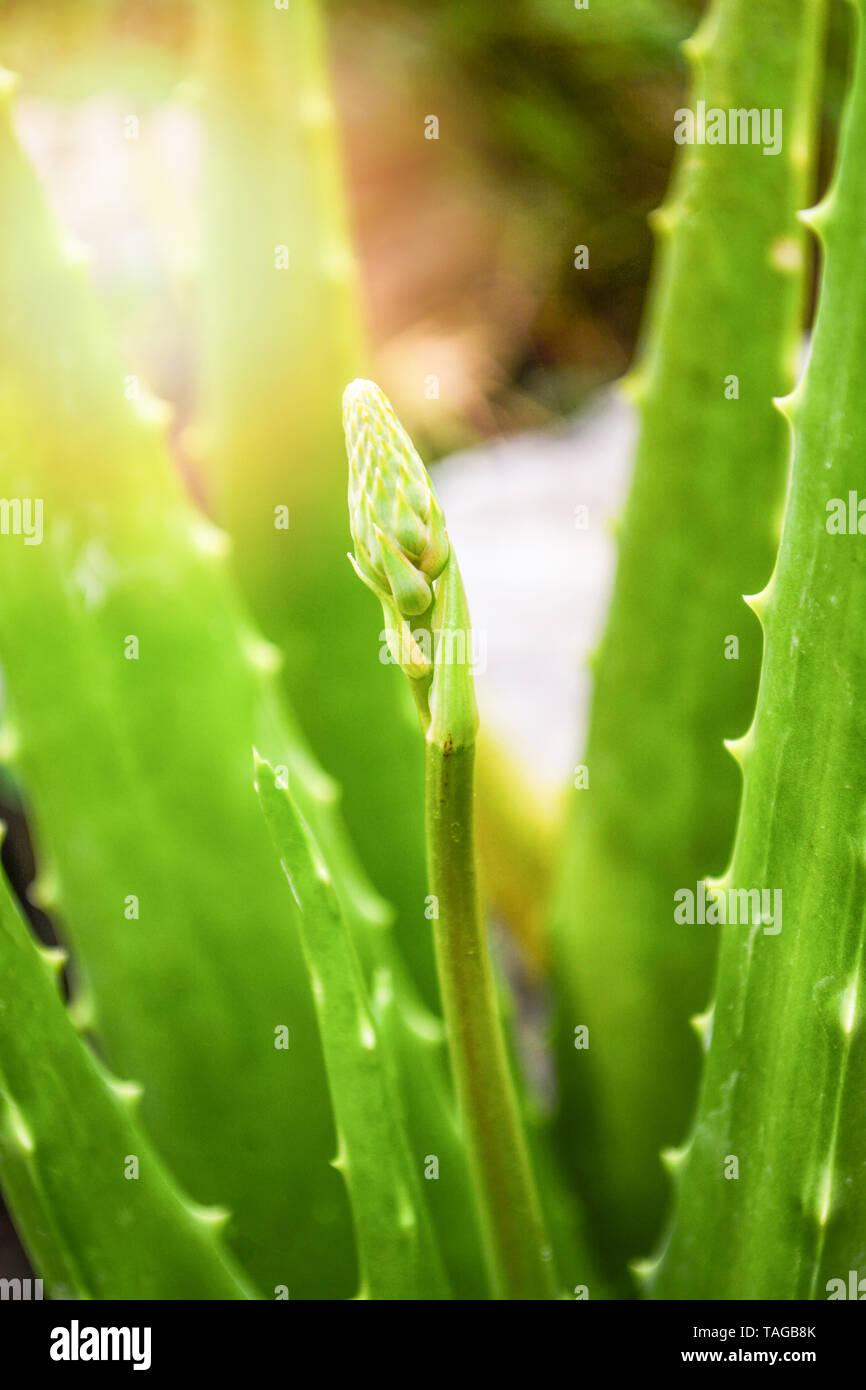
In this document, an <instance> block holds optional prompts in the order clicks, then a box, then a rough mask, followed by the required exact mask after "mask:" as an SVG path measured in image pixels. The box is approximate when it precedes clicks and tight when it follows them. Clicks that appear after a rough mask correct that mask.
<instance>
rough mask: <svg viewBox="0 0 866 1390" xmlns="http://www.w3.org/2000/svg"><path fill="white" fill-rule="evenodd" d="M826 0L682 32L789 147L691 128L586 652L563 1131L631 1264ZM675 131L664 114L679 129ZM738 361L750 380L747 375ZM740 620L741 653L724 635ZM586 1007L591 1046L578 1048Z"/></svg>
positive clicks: (674, 1030)
mask: <svg viewBox="0 0 866 1390" xmlns="http://www.w3.org/2000/svg"><path fill="white" fill-rule="evenodd" d="M823 11H824V6H823V4H822V3H821V0H806V3H803V0H763V2H762V3H761V4H759V5H756V4H754V3H752V0H716V2H715V3H714V4H713V5H712V6H711V8H710V10H709V12H708V14H707V17H706V19H705V21H704V23H703V24H702V26H701V27H700V29H699V30H698V32H697V34H696V35H695V37H694V38H693V39H692V40H691V41H690V42H689V44H688V45H687V53H688V57H689V59H690V61H691V64H692V67H693V71H694V81H693V89H692V93H691V99H690V100H691V107H692V109H694V108H695V105H696V103H697V101H699V100H703V101H705V102H706V106H707V108H713V107H721V108H722V109H724V110H725V111H728V110H729V109H731V108H734V109H737V108H745V109H752V108H762V109H763V108H766V109H767V110H768V111H769V112H770V113H772V112H774V111H776V110H777V109H780V110H781V111H782V113H783V117H782V122H783V123H782V133H783V143H782V150H781V153H779V154H777V155H775V156H773V155H767V154H766V153H765V150H764V147H763V145H755V144H749V145H743V144H730V145H709V144H708V145H699V144H694V145H691V146H686V147H684V149H683V151H682V158H681V160H680V162H679V165H678V168H677V171H676V176H675V180H674V187H673V191H672V193H671V195H670V197H669V200H668V202H667V203H666V205H665V206H664V208H663V209H662V210H661V211H660V212H659V213H657V214H656V218H655V230H656V232H657V234H658V237H659V242H660V246H659V258H658V269H657V273H656V280H655V284H654V288H653V292H652V298H651V305H650V312H649V319H648V326H647V333H646V341H645V345H644V348H643V351H642V353H641V360H640V365H639V367H638V369H637V372H636V373H635V375H634V376H633V377H632V379H631V382H630V389H631V392H632V395H633V396H634V397H635V398H636V400H637V403H638V406H639V411H640V440H639V445H638V450H637V458H636V463H635V473H634V480H633V484H632V490H631V496H630V499H629V503H628V508H627V511H626V515H625V518H624V522H623V525H622V529H621V533H620V554H619V568H618V571H617V576H616V584H615V590H614V595H613V601H612V606H611V610H610V616H609V620H608V626H607V631H606V633H605V637H604V641H603V644H602V647H601V650H600V654H599V657H598V660H597V663H596V667H595V694H594V700H593V707H592V715H591V723H590V730H589V737H588V745H587V750H586V753H585V755H584V758H583V761H584V763H585V764H586V766H587V768H588V774H589V786H588V788H587V789H581V790H579V791H577V792H576V793H575V795H574V797H573V807H572V815H571V824H570V829H569V838H568V845H567V854H566V866H565V873H564V876H563V882H562V886H561V894H560V904H561V905H560V908H559V910H558V912H557V922H556V933H555V934H556V950H557V978H558V983H559V991H560V998H561V1017H560V1076H561V1084H562V1091H563V1106H562V1122H561V1131H562V1142H563V1145H564V1150H565V1153H566V1154H567V1155H568V1156H569V1161H570V1162H571V1164H572V1165H573V1166H574V1167H575V1168H576V1170H577V1172H578V1176H579V1180H580V1183H581V1185H582V1187H583V1189H584V1191H585V1192H586V1193H587V1195H588V1196H589V1197H590V1198H591V1202H592V1209H593V1211H594V1213H595V1219H596V1224H597V1228H598V1231H599V1235H600V1238H601V1239H602V1240H603V1241H604V1242H605V1243H606V1245H607V1248H608V1252H609V1255H610V1258H611V1261H612V1262H614V1263H619V1262H621V1261H623V1260H624V1259H625V1258H628V1257H629V1256H630V1255H632V1254H633V1253H634V1251H635V1250H640V1249H641V1248H647V1247H648V1246H649V1245H650V1244H651V1242H652V1241H653V1239H654V1238H655V1235H656V1233H657V1231H658V1228H659V1224H660V1221H661V1218H662V1212H663V1208H664V1204H665V1200H666V1196H667V1184H666V1180H665V1176H664V1173H663V1171H662V1169H661V1167H660V1165H659V1162H658V1151H659V1149H660V1148H662V1147H664V1146H667V1145H671V1144H675V1143H677V1142H679V1140H680V1139H681V1137H682V1135H683V1134H684V1132H685V1129H686V1126H687V1123H688V1118H689V1115H690V1113H691V1110H692V1106H693V1103H694V1096H695V1092H696V1088H697V1083H698V1074H699V1050H698V1047H697V1044H696V1041H695V1039H694V1037H693V1036H692V1034H691V1030H690V1028H689V1024H688V1019H689V1016H690V1015H691V1014H693V1013H695V1012H696V1011H697V1010H698V1009H700V1008H701V1007H702V1005H703V1003H704V1001H705V1000H706V997H707V994H708V992H709V989H710V982H711V971H712V966H713V960H714V954H715V949H716V940H715V936H714V933H713V931H712V929H706V930H704V931H702V932H697V931H695V932H686V931H684V930H682V929H679V928H677V927H676V926H675V925H674V923H673V920H672V912H673V903H672V894H673V891H674V889H675V888H678V887H681V886H688V885H690V884H691V885H692V886H693V887H694V885H695V884H696V882H697V880H698V879H699V878H702V877H703V876H704V875H705V874H707V873H709V872H720V871H721V869H722V868H723V866H724V863H725V859H726V856H727V854H728V852H729V848H730V843H731V839H732V836H733V831H734V825H735V817H736V807H737V799H738V791H739V788H738V779H737V775H736V769H735V768H734V767H733V765H732V764H730V762H729V760H728V759H727V758H726V756H725V754H724V751H723V748H722V739H723V738H724V737H725V736H729V735H731V734H732V733H734V732H736V731H737V729H738V728H742V727H743V725H744V724H745V722H746V721H747V720H748V718H749V715H750V713H751V710H752V706H753V701H754V697H755V693H756V689H757V680H758V669H759V661H760V630H759V628H758V624H757V623H756V622H755V620H754V618H753V616H752V615H751V614H750V613H749V612H748V611H747V610H745V609H744V608H743V605H742V604H741V602H740V595H741V594H742V593H744V592H746V593H748V592H752V591H754V590H755V589H757V588H758V587H760V585H761V583H762V582H763V579H764V577H765V575H766V573H767V571H768V569H769V566H770V565H771V563H772V558H773V554H774V550H775V544H776V538H777V513H778V509H779V508H780V506H781V501H782V492H783V487H784V482H785V474H786V464H787V450H788V444H787V439H786V435H785V428H784V422H783V421H782V420H781V419H779V417H778V415H777V414H776V413H775V412H774V410H773V408H772V405H771V398H772V397H773V396H774V395H778V394H780V393H781V392H783V391H784V390H787V389H790V386H791V384H792V381H793V373H794V370H795V364H796V356H797V352H798V349H799V323H800V311H801V304H802V298H803V287H804V256H803V247H802V240H801V235H800V231H799V229H798V225H797V221H796V210H797V209H798V208H799V207H801V206H802V205H803V202H804V201H805V199H806V198H807V196H808V193H807V188H808V179H809V175H810V169H811V165H812V157H811V151H812V148H813V144H814V130H813V124H814V122H813V114H814V95H815V84H816V75H817V71H818V65H819V59H820V54H821V43H822V20H823ZM673 133H674V120H673V113H671V135H672V136H673ZM734 377H735V378H737V383H738V386H737V388H736V389H737V391H738V394H737V395H736V396H735V395H734V390H735V384H734V382H733V380H732V378H734ZM731 637H735V638H736V639H737V641H738V644H739V648H738V656H737V659H726V649H727V652H728V653H731V652H732V651H733V647H732V646H731V644H730V641H729V639H730V638H731ZM581 1026H586V1027H587V1028H588V1030H589V1033H588V1043H589V1045H588V1047H585V1048H577V1047H575V1045H574V1044H575V1029H576V1028H579V1027H581Z"/></svg>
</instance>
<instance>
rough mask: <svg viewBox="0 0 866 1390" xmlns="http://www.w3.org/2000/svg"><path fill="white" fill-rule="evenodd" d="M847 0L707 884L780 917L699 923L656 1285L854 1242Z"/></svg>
mask: <svg viewBox="0 0 866 1390" xmlns="http://www.w3.org/2000/svg"><path fill="white" fill-rule="evenodd" d="M856 9H857V19H858V30H859V35H858V44H857V58H856V65H855V74H854V80H853V89H852V92H851V97H850V106H849V111H848V114H847V120H846V125H845V131H844V138H843V143H842V149H841V154H840V157H839V164H838V169H837V173H836V178H835V181H834V184H833V187H832V190H831V192H830V193H829V195H828V196H827V198H826V200H825V201H824V202H823V203H822V204H821V205H820V206H819V207H818V208H817V210H816V211H815V212H813V213H810V214H809V215H808V217H807V221H808V224H809V225H810V226H812V227H813V228H814V229H815V230H816V232H817V234H818V237H819V240H820V243H821V248H822V252H823V274H822V285H821V298H820V305H819V309H818V316H817V322H816V328H815V335H814V340H813V343H812V348H811V354H810V358H809V364H808V368H807V370H806V374H805V377H804V379H803V381H802V382H801V384H800V385H799V386H798V387H797V388H796V390H795V391H794V393H793V395H791V396H789V397H787V399H786V400H784V401H783V402H782V403H781V410H782V412H783V414H784V415H785V416H786V418H787V420H788V421H789V422H790V426H791V430H792V433H793V439H794V454H793V465H792V470H793V471H792V478H791V488H790V495H789V499H788V505H787V509H786V514H785V525H784V531H783V535H782V543H781V548H780V551H779V556H778V561H777V563H776V567H775V569H774V571H773V575H772V578H771V580H770V582H769V584H768V585H767V587H766V588H765V589H764V590H763V591H762V592H761V593H760V594H758V596H757V597H756V598H754V599H750V600H748V601H749V602H750V603H751V605H752V607H753V608H754V610H755V612H756V613H757V614H758V616H759V618H760V620H761V626H762V628H763V631H764V649H765V650H764V664H763V670H762V674H761V685H760V693H759V696H758V705H757V711H756V714H755V719H754V722H753V724H752V726H751V727H750V729H749V732H748V733H747V734H746V736H745V737H744V738H743V739H741V740H740V741H739V742H738V743H736V744H734V745H733V746H732V749H731V751H732V752H733V754H734V757H735V758H736V760H737V762H738V763H739V765H740V767H741V768H742V773H743V801H742V808H741V812H740V821H739V828H738V831H737V838H736V845H735V849H734V854H733V858H732V860H731V864H730V866H729V868H728V870H727V872H726V873H725V875H724V877H723V878H721V879H720V880H719V882H718V884H716V885H714V886H715V888H716V890H717V892H718V893H719V894H727V893H728V892H729V890H731V889H732V888H740V887H742V888H756V887H759V886H760V887H761V888H762V889H770V888H772V889H774V890H775V891H776V892H777V893H779V894H781V904H782V905H783V907H784V915H783V916H781V915H780V914H779V913H775V914H774V921H773V924H772V925H771V926H770V925H767V924H766V923H765V924H764V925H763V926H761V925H752V926H749V927H742V926H737V925H733V926H732V925H728V926H724V927H722V928H721V932H722V945H721V953H720V964H719V976H718V981H717V985H716V991H715V998H714V1001H713V1003H712V1005H711V1007H710V1009H709V1010H708V1012H707V1014H706V1016H705V1017H704V1018H703V1020H702V1021H701V1030H702V1034H703V1037H704V1041H705V1045H706V1046H707V1048H708V1051H707V1057H706V1064H705V1072H704V1079H703V1085H702V1088H701V1097H700V1104H699V1107H698V1114H697V1119H696V1122H695V1127H694V1131H693V1133H692V1136H691V1138H690V1139H689V1141H688V1143H687V1144H686V1145H685V1146H684V1147H683V1148H682V1149H681V1150H678V1151H676V1152H674V1153H672V1154H670V1155H669V1156H668V1163H669V1166H670V1168H671V1169H672V1171H673V1172H674V1173H675V1175H676V1182H677V1187H678V1196H677V1206H676V1223H675V1226H674V1230H673V1234H672V1237H671V1240H670V1243H669V1244H668V1245H667V1247H666V1249H665V1253H664V1256H663V1258H662V1259H661V1262H660V1264H650V1265H649V1266H648V1267H647V1268H646V1270H645V1273H646V1277H647V1279H648V1281H649V1283H650V1285H651V1287H652V1289H653V1291H654V1293H655V1294H656V1296H660V1297H667V1298H682V1297H700V1298H730V1297H741V1298H785V1299H789V1298H794V1299H797V1298H816V1297H817V1298H826V1297H827V1292H828V1290H829V1289H830V1281H832V1280H834V1279H840V1278H841V1279H843V1280H844V1279H847V1275H848V1271H849V1270H850V1269H855V1270H856V1269H862V1266H863V1261H864V1254H866V1220H864V1214H866V1213H864V1185H863V1164H864V1139H866V1135H864V1120H863V1104H862V1096H863V1085H864V1060H866V1058H864V1044H863V1028H862V1021H863V999H862V991H863V966H864V960H863V951H864V938H863V906H864V880H863V867H862V861H863V850H862V839H863V818H862V817H863V796H864V791H866V786H864V776H863V760H862V745H863V736H864V727H863V708H864V692H866V668H864V659H863V644H862V639H861V632H860V628H861V617H862V614H863V611H864V603H866V590H864V568H863V563H862V556H861V554H860V546H861V545H862V539H861V536H860V532H859V530H858V529H857V522H858V520H859V518H858V514H857V511H856V499H857V497H858V495H859V488H860V486H861V481H862V457H863V449H864V446H866V420H864V410H863V401H864V393H866V276H864V270H863V254H862V250H863V224H862V216H863V206H864V198H866V43H864V41H863V33H862V18H863V16H862V6H861V5H860V4H858V5H857V7H856ZM840 343H844V344H845V357H846V368H845V371H844V372H842V373H840V371H839V369H838V357H837V353H838V347H839V344H840ZM852 497H853V498H854V499H855V509H854V512H853V517H854V527H853V529H849V526H848V514H849V506H850V499H851V498H852ZM836 499H838V500H836ZM842 515H844V518H845V522H844V525H843V524H842V523H841V522H840V521H839V517H840V516H842ZM840 528H841V529H840ZM781 1097H784V1098H785V1099H784V1103H781V1104H780V1098H781ZM697 1249H700V1252H701V1257H700V1260H696V1258H695V1253H696V1250H697Z"/></svg>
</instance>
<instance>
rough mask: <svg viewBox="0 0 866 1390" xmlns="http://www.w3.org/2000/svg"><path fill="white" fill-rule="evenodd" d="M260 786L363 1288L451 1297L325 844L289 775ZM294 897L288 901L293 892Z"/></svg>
mask: <svg viewBox="0 0 866 1390" xmlns="http://www.w3.org/2000/svg"><path fill="white" fill-rule="evenodd" d="M256 790H257V792H258V795H259V800H260V802H261V806H262V810H263V812H264V814H265V819H266V820H267V823H268V827H269V829H270V832H271V836H272V837H273V841H274V844H275V845H276V847H277V851H278V853H279V856H280V866H281V868H282V870H283V872H284V873H285V875H286V878H287V880H288V883H289V887H290V888H291V890H292V897H293V898H294V901H295V906H296V908H297V920H298V925H299V928H300V934H301V940H302V942H303V946H304V953H305V956H306V960H307V965H308V968H309V971H310V977H311V979H312V981H313V997H314V999H315V1001H316V1010H317V1013H318V1017H319V1026H320V1028H321V1031H322V1038H323V1043H324V1050H325V1064H326V1066H327V1069H328V1079H329V1082H330V1087H331V1096H332V1099H333V1103H334V1116H335V1120H336V1125H337V1133H338V1136H339V1154H338V1157H337V1159H336V1161H335V1166H336V1167H338V1168H339V1171H340V1172H341V1173H342V1175H343V1177H344V1179H345V1182H346V1187H347V1189H348V1192H349V1198H350V1201H351V1203H352V1210H353V1212H354V1216H355V1230H356V1233H357V1241H358V1262H359V1265H360V1274H361V1288H360V1293H359V1297H361V1298H374V1299H419V1298H420V1299H428V1298H433V1299H436V1298H447V1297H448V1296H449V1294H448V1284H447V1280H446V1277H445V1272H444V1267H443V1265H442V1260H441V1256H440V1254H439V1249H438V1246H437V1243H436V1239H435V1236H434V1234H433V1228H432V1225H431V1223H430V1216H429V1213H428V1211H427V1207H426V1204H425V1200H424V1196H423V1195H422V1191H421V1178H420V1172H421V1169H420V1164H419V1162H418V1160H417V1159H415V1158H414V1157H413V1155H412V1153H411V1151H410V1147H409V1142H408V1138H407V1130H406V1127H405V1125H404V1121H403V1116H402V1112H401V1107H400V1102H399V1099H398V1093H397V1089H396V1087H395V1086H394V1084H393V1077H392V1072H391V1068H390V1066H389V1063H388V1060H387V1058H386V1054H385V1049H384V1048H383V1045H382V1039H381V1037H380V1035H379V1029H378V1026H377V1024H376V1021H375V1018H374V1016H373V1013H372V1010H371V1008H370V1003H369V1000H368V998H367V990H366V986H365V984H364V978H363V974H362V972H361V964H360V961H359V959H358V955H357V952H356V951H355V947H354V944H353V942H352V938H351V934H350V932H349V929H348V927H347V925H346V923H345V921H344V920H343V916H342V914H341V912H340V907H339V902H338V900H337V896H336V894H335V892H334V890H333V886H332V884H331V879H330V875H329V874H328V871H327V869H326V867H325V863H324V860H323V859H322V856H321V851H320V850H319V847H318V845H317V844H316V843H315V840H314V839H313V836H312V834H311V832H310V830H309V828H308V826H307V825H306V824H305V822H304V821H303V819H302V818H301V816H300V814H299V813H298V810H297V808H296V806H295V804H294V802H293V801H292V798H291V795H290V793H289V791H288V788H287V787H286V786H285V785H284V782H283V779H282V776H281V775H277V774H276V773H275V772H274V769H273V768H272V767H271V766H270V765H269V764H268V763H267V762H265V761H263V760H262V759H260V758H257V759H256ZM287 906H288V900H287Z"/></svg>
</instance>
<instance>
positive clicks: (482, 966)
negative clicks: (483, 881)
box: [426, 742, 556, 1299]
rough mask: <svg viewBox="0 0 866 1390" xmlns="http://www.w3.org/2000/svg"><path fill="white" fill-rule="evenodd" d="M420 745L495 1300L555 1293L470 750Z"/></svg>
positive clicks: (459, 1085) (435, 886)
mask: <svg viewBox="0 0 866 1390" xmlns="http://www.w3.org/2000/svg"><path fill="white" fill-rule="evenodd" d="M446 748H447V746H446V747H441V746H439V745H438V744H437V743H435V742H428V744H427V769H426V771H427V855H428V866H429V879H430V892H431V893H432V894H434V895H435V898H436V899H437V900H438V903H437V909H438V916H437V917H436V919H435V932H436V958H437V963H438V967H439V983H440V988H441V991H442V1002H443V1007H444V1011H445V1022H446V1026H447V1031H448V1039H449V1046H450V1050H451V1063H452V1068H453V1072H454V1082H455V1087H456V1091H457V1099H458V1104H459V1107H460V1113H461V1117H462V1120H463V1125H464V1129H465V1137H466V1142H467V1146H468V1149H469V1153H470V1161H471V1168H472V1173H473V1177H474V1180H475V1185H476V1191H477V1196H478V1201H479V1206H480V1209H481V1219H482V1232H483V1237H484V1244H485V1250H486V1253H487V1260H488V1264H489V1267H490V1276H491V1281H492V1284H493V1288H494V1294H495V1297H497V1298H503V1299H547V1298H553V1297H555V1296H556V1285H555V1279H554V1272H553V1268H552V1263H551V1251H550V1248H549V1246H548V1244H547V1240H546V1236H545V1232H544V1227H543V1223H542V1219H541V1213H540V1208H539V1204H538V1198H537V1195H536V1191H535V1183H534V1179H533V1176H532V1170H531V1167H530V1163H529V1154H528V1150H527V1147H526V1140H525V1137H524V1134H523V1131H522V1129H521V1125H520V1120H519V1117H518V1110H517V1102H516V1099H515V1094H514V1088H513V1085H512V1081H511V1075H510V1072H509V1068H508V1062H507V1059H506V1051H505V1041H504V1038H503V1035H502V1028H501V1025H500V1021H499V1017H498V1014H497V1011H496V1002H495V997H494V990H493V977H492V972H491V968H490V958H489V955H488V951H487V942H486V938H485V932H484V923H483V920H482V916H481V907H480V901H479V895H478V882H477V876H476V869H475V825H474V821H475V808H474V765H475V748H474V745H471V744H470V745H469V746H468V747H461V748H456V749H453V750H451V751H446Z"/></svg>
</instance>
